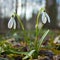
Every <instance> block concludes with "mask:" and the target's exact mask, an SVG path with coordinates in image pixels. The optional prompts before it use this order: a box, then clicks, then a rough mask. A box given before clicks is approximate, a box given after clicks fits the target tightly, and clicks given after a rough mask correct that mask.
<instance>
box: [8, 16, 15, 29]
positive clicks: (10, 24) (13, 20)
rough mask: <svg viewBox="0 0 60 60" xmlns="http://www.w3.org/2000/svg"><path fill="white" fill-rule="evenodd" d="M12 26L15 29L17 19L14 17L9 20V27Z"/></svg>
mask: <svg viewBox="0 0 60 60" xmlns="http://www.w3.org/2000/svg"><path fill="white" fill-rule="evenodd" d="M12 27H13V29H16V21H15V19H14V17H11V19H10V20H9V22H8V28H9V29H11V28H12Z"/></svg>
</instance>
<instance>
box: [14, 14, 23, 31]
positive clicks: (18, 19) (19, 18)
mask: <svg viewBox="0 0 60 60" xmlns="http://www.w3.org/2000/svg"><path fill="white" fill-rule="evenodd" d="M15 15H16V17H17V19H18V21H19V23H20V25H21V27H22V30H23V31H24V25H23V23H22V21H21V19H20V17H19V16H18V15H17V14H15Z"/></svg>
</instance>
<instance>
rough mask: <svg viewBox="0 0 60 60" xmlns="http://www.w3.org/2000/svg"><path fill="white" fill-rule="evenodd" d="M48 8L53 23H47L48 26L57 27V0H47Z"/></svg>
mask: <svg viewBox="0 0 60 60" xmlns="http://www.w3.org/2000/svg"><path fill="white" fill-rule="evenodd" d="M46 10H47V13H48V14H49V16H50V19H51V23H50V24H46V26H48V27H50V28H56V27H57V6H56V0H46Z"/></svg>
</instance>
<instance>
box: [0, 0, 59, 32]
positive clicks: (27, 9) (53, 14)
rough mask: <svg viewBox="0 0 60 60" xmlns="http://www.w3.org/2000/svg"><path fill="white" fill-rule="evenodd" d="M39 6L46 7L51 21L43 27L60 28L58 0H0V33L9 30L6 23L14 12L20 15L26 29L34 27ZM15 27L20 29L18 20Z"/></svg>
mask: <svg viewBox="0 0 60 60" xmlns="http://www.w3.org/2000/svg"><path fill="white" fill-rule="evenodd" d="M41 6H44V7H45V8H46V11H47V13H48V14H49V16H50V19H51V23H50V24H48V23H47V24H45V25H44V27H45V28H50V29H60V0H0V33H6V32H7V31H8V30H9V29H8V27H7V24H8V21H9V19H10V17H11V15H12V13H14V12H16V13H17V14H18V15H19V16H20V17H21V20H22V22H23V23H24V26H25V28H26V29H27V30H31V29H34V28H35V23H36V21H35V20H36V16H37V13H38V11H39V9H40V7H41ZM16 22H17V21H16ZM17 29H20V25H19V23H18V22H17Z"/></svg>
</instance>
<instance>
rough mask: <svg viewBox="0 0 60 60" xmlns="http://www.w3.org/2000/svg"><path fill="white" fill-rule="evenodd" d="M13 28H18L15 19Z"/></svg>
mask: <svg viewBox="0 0 60 60" xmlns="http://www.w3.org/2000/svg"><path fill="white" fill-rule="evenodd" d="M13 29H16V21H15V20H13Z"/></svg>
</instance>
